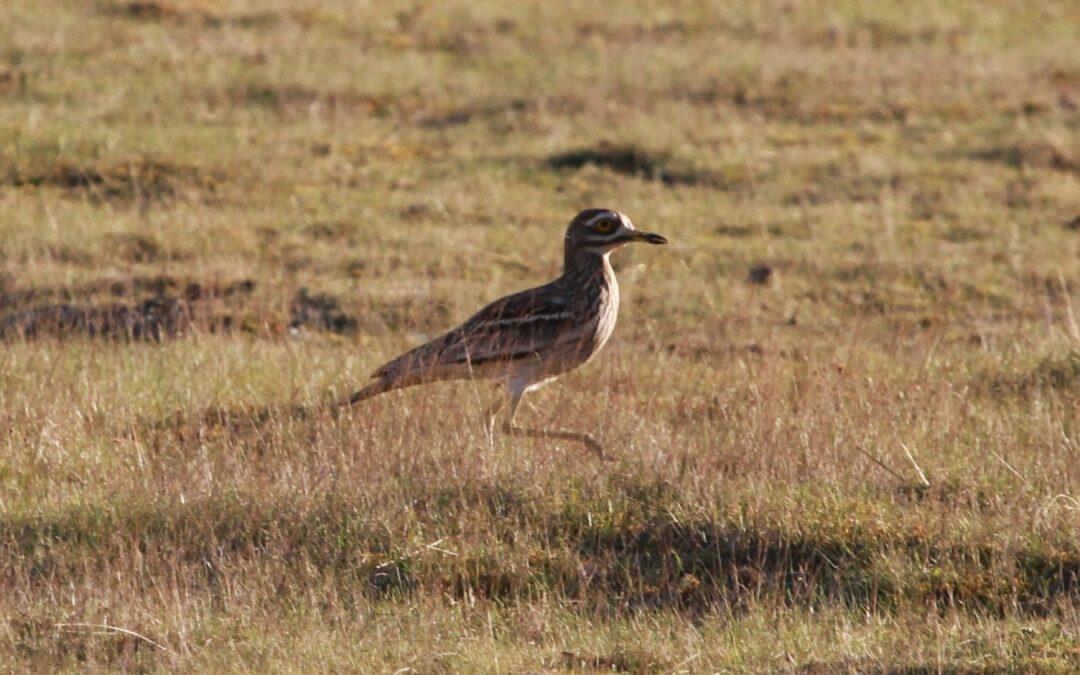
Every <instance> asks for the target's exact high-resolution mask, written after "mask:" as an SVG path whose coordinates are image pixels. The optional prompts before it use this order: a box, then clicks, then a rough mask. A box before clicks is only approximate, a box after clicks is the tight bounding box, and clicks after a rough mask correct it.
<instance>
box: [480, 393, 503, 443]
mask: <svg viewBox="0 0 1080 675" xmlns="http://www.w3.org/2000/svg"><path fill="white" fill-rule="evenodd" d="M504 405H506V399H504V398H502V397H499V399H498V400H497V401H495V403H493V404H491V405H490V406H488V407H487V409H485V410H484V417H483V420H484V431H486V432H487V435H488V439H491V438H494V436H495V417H496V416H497V415H498V414H499V411H500V410H502V408H503V406H504Z"/></svg>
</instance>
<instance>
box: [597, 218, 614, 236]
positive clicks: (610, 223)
mask: <svg viewBox="0 0 1080 675" xmlns="http://www.w3.org/2000/svg"><path fill="white" fill-rule="evenodd" d="M593 229H594V230H596V231H597V232H599V233H600V234H607V233H608V232H611V231H612V230H614V229H615V221H614V220H611V219H610V218H605V219H604V220H601V221H600V222H599V223H597V224H596V225H593Z"/></svg>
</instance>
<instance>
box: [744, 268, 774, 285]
mask: <svg viewBox="0 0 1080 675" xmlns="http://www.w3.org/2000/svg"><path fill="white" fill-rule="evenodd" d="M772 277H773V267H772V265H770V264H768V263H758V264H756V265H754V266H753V267H751V268H750V270H749V271H748V272H747V273H746V281H747V282H749V283H751V284H755V285H758V286H764V285H765V284H767V283H769V281H770V280H771V279H772Z"/></svg>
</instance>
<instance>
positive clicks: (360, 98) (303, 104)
mask: <svg viewBox="0 0 1080 675" xmlns="http://www.w3.org/2000/svg"><path fill="white" fill-rule="evenodd" d="M205 98H206V100H207V102H208V103H210V104H211V105H220V104H222V103H228V104H231V105H237V106H250V107H261V108H267V109H269V110H273V111H275V112H277V113H279V114H297V113H304V114H306V113H309V112H311V111H312V110H319V111H323V112H330V113H334V112H342V113H364V114H368V115H375V116H380V117H381V116H386V115H391V114H398V113H399V112H401V111H402V110H404V109H406V108H408V107H409V105H408V102H403V101H400V100H398V99H395V98H392V97H389V96H378V95H374V94H364V93H361V92H358V91H354V90H351V89H345V90H341V91H322V90H319V89H314V88H312V87H307V86H304V85H301V84H284V85H277V86H275V85H270V84H257V83H252V84H247V85H240V86H237V87H234V88H232V89H230V90H228V91H226V92H224V93H222V92H218V91H209V92H207V93H206V94H205Z"/></svg>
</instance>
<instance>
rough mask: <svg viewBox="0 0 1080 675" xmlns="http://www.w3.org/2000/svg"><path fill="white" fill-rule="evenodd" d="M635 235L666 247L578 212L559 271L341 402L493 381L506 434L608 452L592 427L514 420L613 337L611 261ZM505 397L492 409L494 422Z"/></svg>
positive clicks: (618, 216)
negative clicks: (502, 393) (537, 394)
mask: <svg viewBox="0 0 1080 675" xmlns="http://www.w3.org/2000/svg"><path fill="white" fill-rule="evenodd" d="M634 242H644V243H648V244H666V243H667V239H665V238H664V237H662V236H660V235H659V234H655V233H652V232H644V231H642V230H638V229H637V228H635V227H634V224H633V223H632V222H631V221H630V219H629V218H628V217H627V216H625V215H623V214H622V213H619V212H618V211H614V210H612V209H605V208H589V209H585V210H584V211H581V212H580V213H578V214H577V215H576V216H575V217H574V218H573V220H571V221H570V224H569V226H568V227H567V228H566V236H565V237H564V240H563V272H562V274H561V275H560V276H559V277H558V278H556V279H554V280H553V281H550V282H548V283H546V284H544V285H542V286H537V287H535V288H531V289H528V290H524V291H520V292H518V293H514V294H512V295H508V296H506V297H503V298H500V299H498V300H496V301H494V302H492V303H491V304H489V305H487V306H486V307H484V308H483V309H481V310H480V311H478V312H477V313H476V314H474V315H473V316H472V317H471V318H469V319H468V320H467V321H465V322H464V323H462V324H461V325H459V326H457V327H455V328H453V329H451V330H450V331H448V332H446V333H444V334H443V335H441V336H439V337H437V338H435V339H433V340H431V341H430V342H427V343H425V344H423V345H420V346H419V347H416V348H415V349H412V350H410V351H407V352H405V353H404V354H402V355H400V356H398V357H397V358H395V359H393V360H391V361H389V362H387V363H385V364H384V365H382V366H380V367H379V368H378V369H376V370H375V372H374V373H372V375H371V377H372V378H373V379H374V381H373V382H371V383H370V384H369V385H367V386H366V387H364V388H363V389H360V390H359V391H357V392H355V393H354V394H352V395H351V396H348V397H347V398H344V399H340V400H338V401H336V402H335V403H334V405H336V406H339V407H348V406H352V405H355V404H357V403H360V402H361V401H365V400H367V399H369V398H372V397H373V396H378V395H379V394H383V393H385V392H388V391H392V390H395V389H403V388H405V387H412V386H415V385H419V384H426V383H430V382H439V381H446V380H464V379H484V380H492V381H494V382H496V383H497V384H501V385H502V386H503V387H505V389H506V393H507V394H508V400H509V404H510V409H509V412H508V414H507V416H506V418H505V421H504V422H503V425H502V427H501V430H502V431H503V432H504V433H506V434H508V435H510V436H519V437H531V438H546V439H562V440H567V441H574V442H577V443H580V444H582V445H584V446H585V447H586V448H587V449H589V450H591V451H592V452H594V453H596V454H597V455H599V456H600V457H601V458H602V459H608V457H607V455H606V453H605V452H604V448H603V446H602V445H601V444H600V443H599V442H598V441H597V440H596V439H595V438H593V437H592V436H591V435H589V434H587V433H584V432H578V431H567V430H563V429H530V428H524V427H519V426H516V425H515V424H514V419H515V417H516V414H517V411H518V406H519V404H520V403H521V399H522V397H523V396H524V395H525V394H526V393H527V392H530V391H533V390H535V389H537V388H538V387H540V386H542V385H544V384H546V383H548V382H550V381H551V380H553V379H554V378H556V377H558V376H559V375H562V374H564V373H566V372H568V371H570V370H573V369H574V368H577V367H579V366H581V365H582V364H584V363H585V362H586V361H588V360H589V359H591V358H592V357H593V356H595V355H596V353H597V352H599V351H600V350H601V349H602V348H603V347H604V345H605V344H607V342H608V339H609V338H610V337H611V334H612V332H613V331H614V329H615V321H616V318H617V316H618V311H619V285H618V283H617V282H616V280H615V272H614V270H612V268H611V262H610V260H609V258H610V255H611V253H612V252H613V251H615V250H616V249H618V248H621V247H622V246H624V245H626V244H630V243H634ZM505 404H506V400H503V401H502V402H501V403H499V404H497V405H496V406H494V407H493V409H492V410H491V411H489V412H488V415H487V417H488V423H489V424H493V423H494V419H495V416H496V414H497V413H498V412H499V409H500V408H501V407H502V406H503V405H505Z"/></svg>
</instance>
